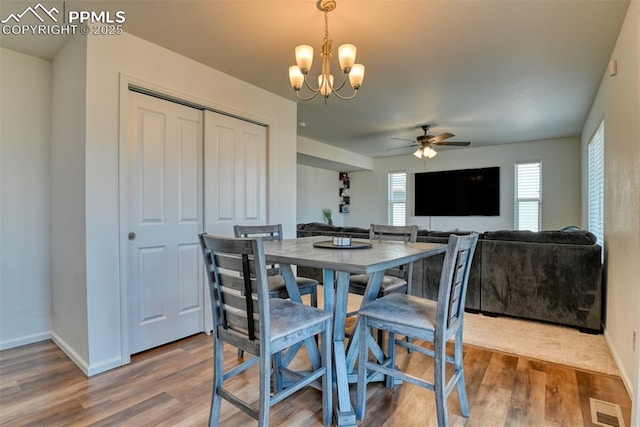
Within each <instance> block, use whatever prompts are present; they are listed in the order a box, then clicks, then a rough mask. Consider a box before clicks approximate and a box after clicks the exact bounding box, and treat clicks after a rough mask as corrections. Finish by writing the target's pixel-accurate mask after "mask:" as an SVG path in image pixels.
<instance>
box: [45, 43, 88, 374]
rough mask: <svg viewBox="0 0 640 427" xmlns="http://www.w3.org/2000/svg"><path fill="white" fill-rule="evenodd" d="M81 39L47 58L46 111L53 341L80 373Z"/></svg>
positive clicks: (83, 294) (83, 330) (83, 322)
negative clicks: (50, 70) (49, 110)
mask: <svg viewBox="0 0 640 427" xmlns="http://www.w3.org/2000/svg"><path fill="white" fill-rule="evenodd" d="M86 50H87V49H86V40H85V39H84V38H81V37H75V38H72V39H71V40H69V42H68V43H66V44H65V46H64V47H63V48H62V50H61V51H60V52H59V53H58V55H57V56H56V57H55V59H54V61H53V80H52V85H53V94H52V101H53V104H52V105H53V108H52V115H51V121H52V123H51V127H52V129H51V130H52V132H51V252H50V255H51V290H52V303H53V318H52V333H53V340H54V341H55V342H56V343H57V344H58V346H59V347H60V348H62V349H63V350H64V351H65V353H67V355H68V356H69V357H70V358H71V359H72V360H73V361H74V362H76V363H77V364H78V365H79V366H80V367H81V368H82V369H83V370H84V371H85V372H86V370H87V365H88V360H89V338H88V333H87V331H88V325H87V286H86V283H87V282H86V264H85V263H86V250H85V246H86V243H85V242H86V219H85V183H84V177H85V140H86V132H85V108H86V53H87V51H86Z"/></svg>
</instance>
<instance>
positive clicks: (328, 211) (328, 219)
mask: <svg viewBox="0 0 640 427" xmlns="http://www.w3.org/2000/svg"><path fill="white" fill-rule="evenodd" d="M322 216H323V217H324V222H326V223H327V224H329V225H333V220H332V219H331V209H329V208H324V209H322Z"/></svg>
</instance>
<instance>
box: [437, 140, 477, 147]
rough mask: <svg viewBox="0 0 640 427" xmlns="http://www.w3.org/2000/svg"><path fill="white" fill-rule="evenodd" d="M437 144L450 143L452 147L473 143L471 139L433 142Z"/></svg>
mask: <svg viewBox="0 0 640 427" xmlns="http://www.w3.org/2000/svg"><path fill="white" fill-rule="evenodd" d="M431 143H432V144H435V145H449V146H451V147H454V146H455V147H466V146H468V145H470V144H471V142H469V141H442V142H431Z"/></svg>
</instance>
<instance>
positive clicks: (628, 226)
mask: <svg viewBox="0 0 640 427" xmlns="http://www.w3.org/2000/svg"><path fill="white" fill-rule="evenodd" d="M639 20H640V2H639V1H637V0H634V1H632V2H631V3H630V6H629V11H628V13H627V16H626V18H625V21H624V23H623V26H622V29H621V31H620V35H619V36H618V41H617V43H616V46H615V48H614V51H613V53H612V55H611V58H612V59H615V60H617V61H618V73H617V75H616V76H614V77H611V76H609V75H607V74H606V73H605V75H604V77H603V79H602V82H601V85H600V89H599V90H598V94H597V96H596V99H595V102H594V104H593V106H592V108H591V111H590V113H589V117H588V120H587V122H586V124H585V126H584V130H583V133H582V153H583V155H582V157H583V165H585V166H584V168H583V169H584V171H583V182H585V186H584V187H583V193H584V194H585V199H584V200H583V209H582V211H583V218H584V221H585V222H586V218H587V214H586V209H587V208H586V202H587V197H586V194H587V187H586V176H587V175H586V164H587V156H586V150H587V144H588V141H589V139H590V138H591V136H592V135H593V132H594V131H595V129H596V128H597V126H598V125H599V124H600V121H601V120H602V119H603V118H604V126H605V153H604V154H605V165H604V166H605V207H604V212H605V227H604V230H605V239H604V242H605V243H604V244H605V265H606V286H607V288H606V291H607V298H606V302H607V306H606V329H605V337H606V338H607V341H608V342H609V346H610V348H611V350H612V352H613V356H614V358H615V360H616V362H617V363H618V368H619V370H620V374H621V376H622V379H623V381H624V382H625V385H626V386H627V388H628V389H629V390H630V391H632V392H634V394H635V398H634V413H635V424H634V423H632V425H640V415H639V411H640V393H638V387H639V384H637V381H638V380H637V378H638V374H637V372H636V370H637V369H639V368H638V365H639V364H640V348H638V344H636V348H635V350H634V349H633V348H632V335H633V330H634V328H635V329H636V331H637V332H638V334H640V264H639V263H638V260H639V259H640V214H639V212H640V193H639V189H640V105H639V103H640V82H639V80H640V65H639V62H640V23H639ZM603 71H605V70H603ZM639 339H640V335H639ZM634 381H636V384H635V388H634Z"/></svg>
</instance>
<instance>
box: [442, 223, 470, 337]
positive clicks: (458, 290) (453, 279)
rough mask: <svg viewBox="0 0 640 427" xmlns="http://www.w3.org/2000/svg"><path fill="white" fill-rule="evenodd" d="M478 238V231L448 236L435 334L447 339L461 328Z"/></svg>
mask: <svg viewBox="0 0 640 427" xmlns="http://www.w3.org/2000/svg"><path fill="white" fill-rule="evenodd" d="M477 241H478V233H472V234H470V235H468V236H457V235H451V236H450V237H449V243H448V245H447V252H446V254H445V259H444V262H443V264H442V265H443V271H442V275H441V276H440V288H439V290H438V309H437V312H436V335H438V334H439V333H440V334H443V335H444V339H445V341H446V340H447V339H448V338H449V337H451V336H452V335H453V334H454V333H455V332H456V331H457V330H458V329H459V328H461V327H462V323H463V322H462V318H463V316H464V305H465V299H466V296H467V286H468V284H469V273H470V271H471V261H472V260H473V253H474V252H475V248H476V243H477Z"/></svg>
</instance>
